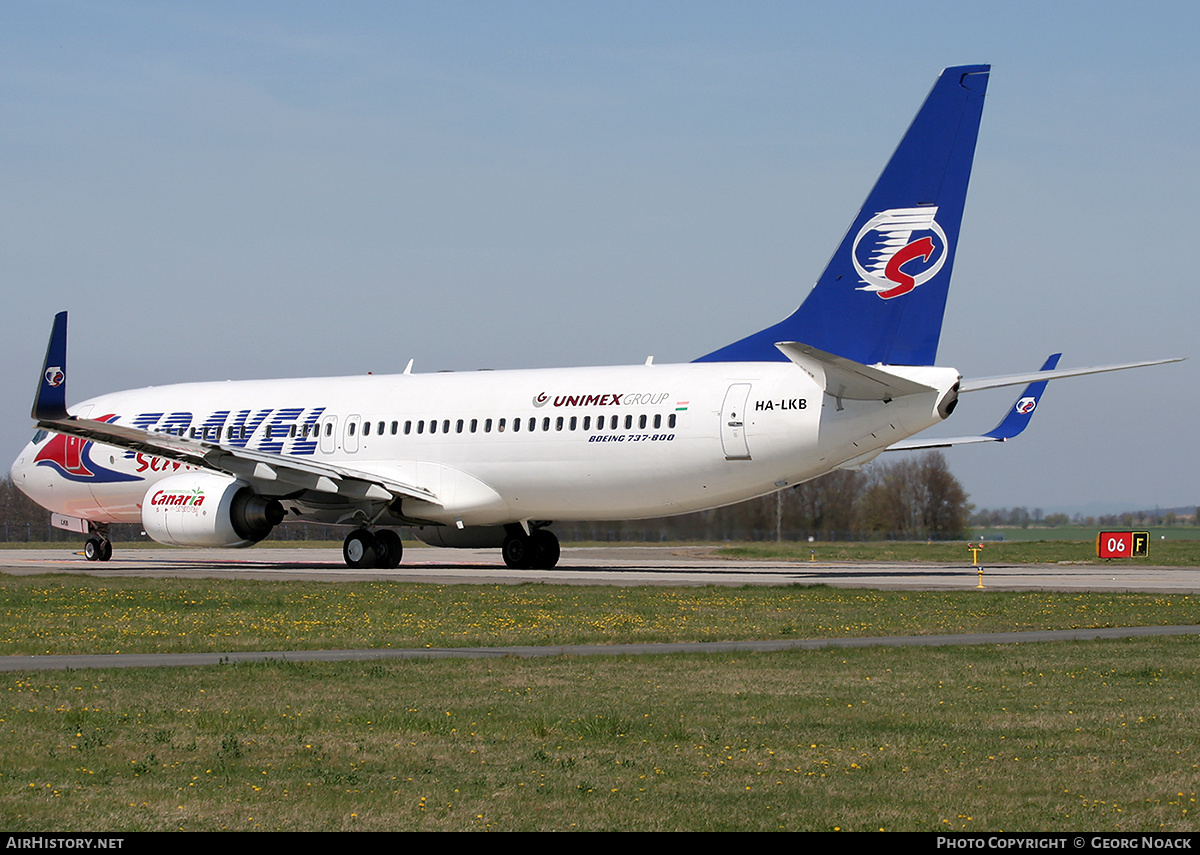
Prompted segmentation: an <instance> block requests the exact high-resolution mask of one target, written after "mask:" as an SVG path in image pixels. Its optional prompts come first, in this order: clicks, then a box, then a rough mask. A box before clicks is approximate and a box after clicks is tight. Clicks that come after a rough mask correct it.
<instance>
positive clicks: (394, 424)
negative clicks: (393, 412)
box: [392, 422, 400, 436]
mask: <svg viewBox="0 0 1200 855" xmlns="http://www.w3.org/2000/svg"><path fill="white" fill-rule="evenodd" d="M399 429H400V422H392V436H395V435H396V434H397V433H398V432H399Z"/></svg>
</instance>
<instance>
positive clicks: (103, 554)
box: [100, 539, 112, 561]
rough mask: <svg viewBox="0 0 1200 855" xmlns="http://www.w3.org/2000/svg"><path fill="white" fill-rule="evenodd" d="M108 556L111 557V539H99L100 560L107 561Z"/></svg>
mask: <svg viewBox="0 0 1200 855" xmlns="http://www.w3.org/2000/svg"><path fill="white" fill-rule="evenodd" d="M110 558H112V541H111V540H105V539H101V540H100V560H101V561H107V560H108V559H110Z"/></svg>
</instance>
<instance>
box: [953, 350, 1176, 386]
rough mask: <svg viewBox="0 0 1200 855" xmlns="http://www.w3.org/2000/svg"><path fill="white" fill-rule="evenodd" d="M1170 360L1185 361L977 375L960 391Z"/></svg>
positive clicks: (1055, 378) (1155, 360)
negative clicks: (987, 375)
mask: <svg viewBox="0 0 1200 855" xmlns="http://www.w3.org/2000/svg"><path fill="white" fill-rule="evenodd" d="M1168 362H1183V357H1182V356H1177V357H1175V358H1173V359H1151V360H1149V361H1147V362H1124V363H1121V364H1120V365H1093V366H1092V367H1090V368H1062V369H1059V370H1057V371H1034V372H1031V373H1028V374H1005V375H1002V376H999V377H975V378H972V379H970V380H963V381H962V382H961V383H960V384H959V386H958V391H959V392H978V391H980V390H981V389H999V388H1000V387H1001V386H1018V385H1020V384H1021V383H1031V382H1034V381H1039V380H1058V379H1060V378H1063V377H1081V376H1083V375H1084V374H1103V373H1104V372H1105V371H1124V370H1125V369H1127V368H1145V367H1146V366H1147V365H1165V364H1167V363H1168Z"/></svg>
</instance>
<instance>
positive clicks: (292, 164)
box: [0, 0, 1200, 511]
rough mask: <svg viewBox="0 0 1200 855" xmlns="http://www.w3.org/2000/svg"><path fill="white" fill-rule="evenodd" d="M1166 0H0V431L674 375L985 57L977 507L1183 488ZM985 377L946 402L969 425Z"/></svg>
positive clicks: (1179, 56)
mask: <svg viewBox="0 0 1200 855" xmlns="http://www.w3.org/2000/svg"><path fill="white" fill-rule="evenodd" d="M1198 37H1200V8H1197V7H1195V5H1194V4H1185V3H1154V2H1150V3H1145V4H1136V5H1135V4H1125V3H1111V4H1107V3H1094V2H1093V3H1056V4H1045V3H1019V2H1016V3H992V4H974V3H962V2H956V3H923V2H914V3H906V4H896V3H839V4H832V3H828V4H802V3H769V2H762V3H702V2H687V3H682V2H681V3H652V2H642V3H619V2H605V3H582V2H580V3H567V2H559V3H467V2H460V3H444V2H441V3H417V2H412V3H294V2H287V3H283V2H281V3H203V4H192V3H138V2H103V0H101V2H87V3H84V2H53V0H49V1H48V2H36V3H35V2H12V0H5V2H0V109H2V110H3V121H2V122H0V146H2V147H3V162H4V164H5V168H4V169H3V170H2V171H0V228H2V229H3V239H2V240H0V275H2V276H3V281H4V289H5V290H4V293H5V304H6V311H4V312H3V313H0V332H2V335H0V354H2V356H3V364H4V365H5V366H6V368H7V370H6V371H5V372H3V376H0V391H2V394H0V402H3V404H2V406H3V410H2V412H0V416H2V417H0V439H2V440H3V442H2V444H0V447H7V448H9V450H10V455H12V456H15V455H16V453H17V451H18V450H19V448H20V446H21V444H22V443H23V442H24V441H25V439H27V437H28V434H29V432H30V421H29V419H28V407H29V400H30V398H31V396H32V392H33V385H34V381H35V379H36V374H37V371H38V369H39V367H40V364H41V359H42V355H43V352H44V348H45V339H46V336H47V334H48V332H49V328H50V321H51V318H52V316H53V314H54V312H56V311H59V310H61V309H64V308H65V309H69V310H70V312H71V363H72V373H71V380H70V387H69V392H68V394H69V398H70V400H72V401H76V400H80V399H82V398H83V397H86V396H89V395H91V394H95V393H99V392H105V391H113V390H116V389H121V388H129V387H137V386H144V385H150V384H162V383H168V382H173V381H176V380H199V379H222V378H231V379H239V378H252V377H255V378H256V377H272V376H307V375H335V374H356V373H362V372H366V371H375V372H380V373H382V372H387V371H399V370H402V369H403V368H404V365H405V364H406V363H407V361H408V359H409V358H410V357H413V358H415V359H416V370H418V371H422V370H425V371H434V370H439V369H448V368H449V369H470V368H476V367H493V368H508V367H540V366H557V365H587V364H615V363H640V362H642V361H644V360H645V358H646V356H647V355H650V354H653V355H654V356H655V359H656V361H657V362H660V363H661V362H668V361H687V360H690V359H692V358H694V357H696V356H698V355H701V354H703V353H707V352H708V351H710V350H713V349H715V348H717V347H719V346H721V345H723V344H726V343H728V342H730V341H732V340H734V339H736V338H739V337H741V336H742V335H744V334H747V333H749V332H753V331H754V330H757V329H760V328H762V327H764V326H767V325H768V324H770V323H773V322H774V321H776V320H778V319H779V318H781V317H783V316H784V315H786V314H788V313H790V312H791V310H792V309H793V308H794V307H795V306H796V305H797V304H798V303H799V302H800V300H801V299H802V298H803V296H804V295H805V293H807V291H808V289H809V287H810V286H811V283H812V282H813V281H815V279H816V277H817V275H818V274H819V273H820V271H821V269H822V268H823V267H824V264H825V262H826V261H827V259H828V256H829V254H830V253H831V252H832V250H833V248H834V246H835V245H836V243H837V241H838V240H839V239H840V237H841V235H842V233H843V232H844V231H845V229H846V227H847V225H848V224H849V221H850V219H851V217H852V216H853V215H854V213H855V211H856V210H857V209H858V207H859V204H860V203H861V201H862V198H863V197H864V195H865V194H866V191H867V190H868V189H869V187H870V185H871V183H872V182H873V181H874V178H875V176H876V175H877V174H878V172H879V170H880V169H881V168H882V166H883V164H884V162H885V161H886V159H887V157H888V155H889V154H890V153H891V150H892V148H893V147H894V146H895V144H896V143H897V141H898V140H899V138H900V136H901V134H902V133H903V131H904V129H905V127H906V126H907V124H908V121H909V120H910V119H911V117H912V115H913V113H914V112H915V111H916V109H917V107H918V106H919V104H920V102H921V100H922V99H923V97H924V95H925V94H926V92H927V91H928V89H929V87H930V86H931V85H932V83H933V81H934V79H935V77H936V76H937V74H938V72H939V71H940V69H941V68H943V67H944V66H947V65H954V64H962V63H977V62H986V63H991V64H992V66H993V71H992V79H991V83H990V86H989V91H988V101H987V107H986V108H985V111H984V117H983V126H982V130H981V133H980V141H979V146H978V149H977V154H976V165H975V172H974V176H973V179H972V187H971V193H970V196H969V198H968V202H967V209H966V215H965V218H964V222H963V230H962V235H961V243H960V248H959V255H958V259H957V262H956V266H955V284H954V286H953V288H952V289H951V293H950V301H949V305H948V309H947V317H946V328H945V331H944V333H943V337H942V345H941V350H940V353H939V361H940V362H941V363H942V364H948V365H953V366H955V367H957V368H958V369H959V370H960V371H962V372H963V374H964V375H966V376H979V375H991V374H998V373H1007V372H1011V371H1020V370H1026V369H1033V368H1036V367H1037V366H1038V365H1040V364H1041V362H1042V360H1043V359H1044V357H1045V356H1046V355H1047V354H1048V353H1050V352H1052V351H1055V350H1062V351H1063V352H1064V354H1065V355H1064V357H1063V363H1062V364H1063V366H1064V367H1072V366H1078V365H1092V364H1103V363H1108V362H1118V361H1126V360H1136V359H1143V358H1153V357H1160V356H1161V357H1166V356H1187V357H1191V359H1190V361H1189V362H1187V363H1184V364H1182V365H1172V366H1165V367H1161V368H1152V369H1146V370H1142V371H1137V372H1129V373H1127V374H1122V375H1107V376H1101V377H1092V378H1082V379H1077V380H1068V381H1061V382H1058V383H1055V384H1052V385H1051V387H1050V391H1049V393H1048V394H1047V397H1046V399H1045V401H1044V403H1043V406H1042V411H1041V413H1040V414H1039V417H1038V418H1036V419H1035V420H1034V422H1033V424H1032V426H1031V428H1030V430H1029V432H1028V434H1027V435H1026V436H1023V437H1022V438H1021V439H1020V440H1019V441H1016V442H1013V443H1010V444H1007V445H1004V446H999V445H996V446H987V447H980V448H963V449H956V450H953V451H951V452H949V453H948V458H949V460H950V465H951V468H952V470H953V471H954V472H955V473H956V474H957V475H958V476H959V478H960V479H961V480H962V481H963V483H964V485H965V487H966V488H967V490H968V492H970V494H971V496H972V500H973V501H974V502H975V503H976V504H977V505H979V506H987V507H999V506H1012V505H1028V506H1030V507H1034V506H1038V507H1042V508H1044V509H1046V510H1047V511H1050V510H1055V509H1077V508H1078V509H1082V508H1083V507H1085V506H1089V505H1091V504H1092V503H1097V504H1098V505H1103V506H1105V507H1117V508H1126V507H1153V506H1155V505H1159V506H1162V507H1168V506H1173V505H1194V504H1197V503H1200V490H1197V488H1196V487H1195V486H1194V482H1195V480H1196V479H1195V474H1196V472H1197V462H1198V456H1200V452H1197V450H1196V445H1197V444H1196V443H1195V442H1194V441H1193V426H1194V423H1195V421H1196V416H1197V415H1198V413H1197V406H1196V402H1195V393H1194V391H1193V390H1195V389H1196V388H1197V379H1198V374H1197V372H1200V361H1197V360H1196V358H1195V357H1196V353H1195V349H1194V346H1193V342H1194V341H1195V338H1196V336H1195V334H1194V332H1193V327H1194V326H1195V320H1194V317H1195V311H1194V310H1195V308H1196V304H1197V299H1196V296H1195V292H1196V279H1197V276H1196V271H1195V265H1194V261H1193V259H1192V257H1191V250H1190V249H1189V247H1190V243H1191V241H1190V240H1189V237H1190V235H1191V234H1192V232H1193V231H1194V226H1193V219H1194V216H1195V213H1194V212H1195V207H1196V205H1195V202H1196V199H1197V198H1200V192H1198V191H1200V170H1198V169H1197V165H1196V156H1197V143H1196V140H1198V139H1200V109H1198V107H1200V104H1198V103H1197V102H1198V100H1200V98H1198V96H1197V94H1196V86H1195V83H1194V80H1193V76H1194V75H1193V74H1192V73H1191V71H1192V67H1191V65H1192V64H1191V63H1190V62H1189V59H1190V57H1191V56H1192V55H1193V52H1194V50H1195V44H1196V43H1197V39H1198ZM1010 399H1011V394H1010V393H1009V392H1008V391H1001V392H994V393H981V394H979V395H975V396H970V397H968V398H967V399H965V400H964V402H963V404H962V406H961V407H960V408H959V410H958V412H957V413H956V415H955V417H954V419H953V420H952V422H951V423H950V424H947V425H945V426H944V427H943V432H944V433H946V434H961V433H966V432H973V431H975V430H986V429H988V428H990V427H991V426H992V425H993V424H994V423H995V421H997V420H998V419H999V417H1000V415H1001V413H1002V411H1003V410H1004V408H1005V407H1006V405H1007V404H1008V403H1009V400H1010Z"/></svg>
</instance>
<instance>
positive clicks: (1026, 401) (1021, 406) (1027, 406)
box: [1016, 398, 1037, 416]
mask: <svg viewBox="0 0 1200 855" xmlns="http://www.w3.org/2000/svg"><path fill="white" fill-rule="evenodd" d="M1036 406H1037V398H1022V399H1021V400H1019V401H1017V407H1016V409H1017V412H1018V413H1020V414H1021V415H1023V416H1027V415H1029V414H1030V413H1032V412H1033V408H1034V407H1036Z"/></svg>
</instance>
